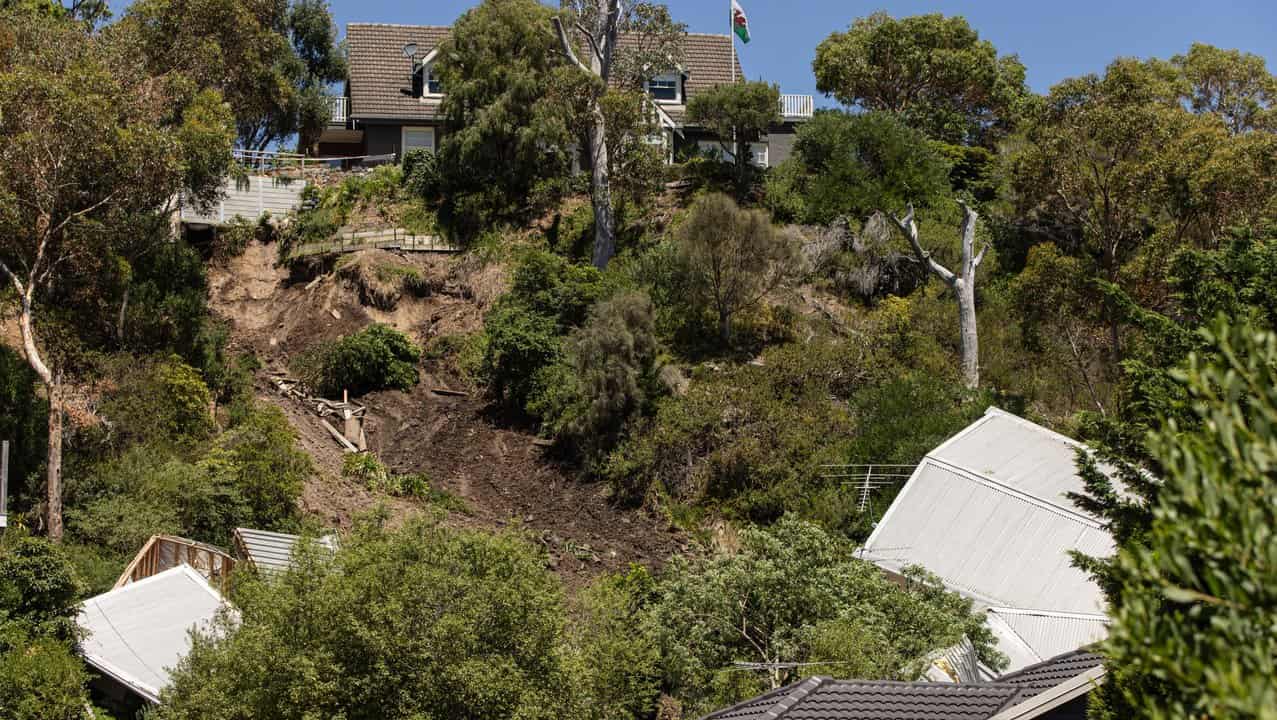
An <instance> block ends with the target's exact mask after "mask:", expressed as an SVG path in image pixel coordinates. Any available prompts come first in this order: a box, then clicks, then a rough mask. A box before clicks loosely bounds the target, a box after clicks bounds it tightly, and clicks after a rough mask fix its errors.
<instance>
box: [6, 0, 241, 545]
mask: <svg viewBox="0 0 1277 720" xmlns="http://www.w3.org/2000/svg"><path fill="white" fill-rule="evenodd" d="M0 19H2V20H3V22H0V135H3V136H4V137H5V142H4V143H3V145H0V279H3V280H4V281H5V285H6V286H8V287H11V288H12V290H13V296H12V297H13V299H14V301H15V304H16V305H17V316H18V327H19V331H20V334H21V338H22V348H23V352H24V355H25V358H26V361H27V363H28V364H29V365H30V366H31V369H32V371H34V373H35V374H36V376H37V377H38V378H39V382H40V383H41V384H42V385H43V386H44V389H45V392H46V395H47V398H48V402H49V416H48V449H47V453H46V480H47V486H46V503H45V521H46V530H47V532H48V534H49V537H51V538H53V539H55V540H57V539H60V538H61V536H62V422H63V410H64V400H65V396H64V391H65V386H64V376H65V374H66V372H67V371H68V370H73V368H68V367H66V365H67V364H68V363H67V362H66V361H65V360H64V358H62V357H61V356H60V355H59V353H58V352H57V347H56V345H55V344H51V342H50V341H51V340H52V338H50V337H46V338H44V341H43V342H42V339H41V328H42V326H41V324H40V321H41V318H42V316H44V314H45V313H46V312H47V313H54V314H57V313H63V314H65V313H66V312H67V311H68V310H69V309H68V308H63V307H58V302H59V300H60V297H65V295H62V296H60V295H58V294H57V293H55V292H54V291H55V290H57V289H65V288H66V287H68V286H76V285H79V284H83V285H86V286H90V287H91V286H92V285H93V283H94V282H96V272H95V267H96V263H98V262H100V261H101V259H103V258H109V257H111V256H113V254H114V253H115V251H116V250H117V247H116V246H117V245H118V244H119V243H120V242H122V239H121V237H120V234H119V233H116V232H114V231H113V228H115V227H117V226H118V225H120V224H121V223H123V224H125V225H128V224H129V223H128V220H129V218H133V217H137V216H145V215H152V214H154V213H156V212H157V211H159V210H160V209H161V208H163V207H165V206H166V205H167V204H168V203H169V202H170V201H171V199H172V198H173V197H174V196H175V195H176V194H177V193H178V192H179V191H180V190H182V189H183V188H185V189H187V190H188V191H190V192H191V193H192V195H193V196H194V197H195V198H197V199H198V198H204V199H207V198H209V197H211V195H212V194H213V193H215V192H216V189H217V188H218V187H220V184H221V179H222V176H223V174H224V173H225V171H226V169H227V167H228V166H229V162H230V147H231V141H232V138H233V131H232V125H231V118H230V115H229V112H228V110H227V108H226V107H225V105H224V103H222V101H221V98H220V96H218V95H217V94H216V93H215V92H212V91H204V92H198V93H197V92H193V91H192V89H191V85H190V84H189V83H188V82H185V81H184V79H182V78H180V77H175V76H168V77H160V78H157V77H153V76H151V75H149V74H148V72H147V71H146V68H145V64H144V63H143V62H142V60H141V58H140V57H138V56H137V54H136V53H134V52H133V48H134V45H133V44H132V43H131V42H130V41H129V38H128V37H127V35H123V34H117V33H103V34H90V33H89V32H87V31H86V30H85V29H84V27H83V26H82V25H80V24H78V23H74V22H71V21H67V20H58V19H54V20H49V19H44V18H40V17H38V16H34V15H30V14H13V13H5V14H0ZM82 320H85V321H88V320H91V318H82Z"/></svg>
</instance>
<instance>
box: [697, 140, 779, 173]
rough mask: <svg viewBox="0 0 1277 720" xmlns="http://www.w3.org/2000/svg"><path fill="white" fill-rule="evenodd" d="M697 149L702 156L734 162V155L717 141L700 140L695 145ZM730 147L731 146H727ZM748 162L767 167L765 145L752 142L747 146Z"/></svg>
mask: <svg viewBox="0 0 1277 720" xmlns="http://www.w3.org/2000/svg"><path fill="white" fill-rule="evenodd" d="M696 145H697V149H698V150H700V153H701V154H702V155H706V156H709V157H713V158H716V159H718V160H720V161H722V162H725V163H732V162H736V153H734V152H732V151H731V150H727V149H724V147H723V146H722V145H721V144H719V142H718V141H717V140H701V141H699V142H697V143H696ZM728 147H731V144H730V143H729V144H728ZM749 161H750V162H751V163H753V164H754V165H757V166H758V167H761V168H765V167H769V164H768V156H767V143H765V142H752V143H750V144H749Z"/></svg>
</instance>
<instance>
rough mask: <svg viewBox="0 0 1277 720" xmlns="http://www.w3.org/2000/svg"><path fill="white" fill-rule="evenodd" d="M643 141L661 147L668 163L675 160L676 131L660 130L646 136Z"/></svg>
mask: <svg viewBox="0 0 1277 720" xmlns="http://www.w3.org/2000/svg"><path fill="white" fill-rule="evenodd" d="M643 142H645V143H647V144H648V145H651V146H653V147H658V148H660V149H661V155H662V156H663V157H664V158H665V163H666V164H667V165H668V164H671V163H673V162H674V133H672V132H670V131H669V130H658V131H656V132H654V133H652V134H651V135H647V136H645V137H644V138H643Z"/></svg>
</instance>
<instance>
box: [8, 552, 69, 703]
mask: <svg viewBox="0 0 1277 720" xmlns="http://www.w3.org/2000/svg"><path fill="white" fill-rule="evenodd" d="M82 590H83V587H82V585H81V583H80V581H79V579H78V578H77V577H76V575H75V571H74V569H73V568H72V565H71V562H70V561H69V560H68V559H67V558H66V556H65V553H63V551H62V549H61V548H60V547H58V546H56V545H53V544H52V543H49V542H48V541H45V540H42V539H36V538H32V537H28V536H27V535H26V534H25V532H24V531H23V530H22V528H20V527H19V528H13V527H11V528H9V529H8V530H7V531H6V534H5V536H4V539H3V543H0V698H3V701H2V702H0V718H3V720H78V718H80V717H82V713H83V711H84V707H85V705H86V703H87V701H88V697H87V693H86V691H85V684H86V683H87V681H88V679H89V678H88V673H87V672H85V669H84V664H83V663H82V662H81V661H80V659H79V658H77V657H76V656H75V654H74V652H73V643H74V642H75V640H76V639H77V636H78V630H77V629H76V626H75V616H76V613H77V612H78V610H79V608H78V602H79V597H80V593H81V592H82Z"/></svg>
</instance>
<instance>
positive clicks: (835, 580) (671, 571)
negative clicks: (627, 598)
mask: <svg viewBox="0 0 1277 720" xmlns="http://www.w3.org/2000/svg"><path fill="white" fill-rule="evenodd" d="M735 540H736V541H737V543H738V545H739V548H738V549H736V550H735V551H734V552H731V553H720V554H716V555H714V556H711V557H705V558H698V559H694V560H688V559H684V558H676V559H675V560H674V562H673V563H672V564H671V566H670V567H669V568H668V569H667V570H666V571H665V573H664V576H663V577H662V579H661V582H660V583H659V585H658V586H657V591H656V597H655V599H654V600H653V601H652V602H651V606H650V608H649V610H648V611H647V623H646V629H647V631H648V632H650V633H651V635H652V636H653V637H655V639H656V642H657V643H658V646H659V647H660V650H661V660H660V664H661V672H662V680H663V684H664V686H665V690H666V692H668V693H670V694H672V695H674V696H675V697H677V698H678V699H679V700H681V701H682V703H683V705H684V707H683V711H684V714H685V716H686V717H693V716H699V715H701V714H703V713H705V712H708V711H710V710H712V709H715V708H719V707H723V706H727V705H731V704H733V703H736V702H740V701H742V700H744V699H746V698H748V697H750V696H751V695H755V694H757V693H761V692H764V691H766V690H767V689H768V687H769V684H770V687H777V686H780V685H783V684H785V683H788V682H793V681H794V680H797V679H798V678H799V677H802V676H807V675H833V674H837V675H838V676H843V677H855V678H864V679H882V680H913V679H915V678H916V677H917V676H918V674H919V673H920V672H921V670H922V669H923V668H924V666H925V664H926V662H927V661H926V657H927V655H928V654H929V653H931V652H932V651H935V650H939V649H943V648H946V647H949V646H951V645H953V644H955V643H957V642H958V641H959V640H961V639H962V637H963V636H964V635H965V636H966V637H968V638H970V639H971V640H972V642H973V643H974V644H975V647H976V649H977V651H978V652H979V654H980V656H981V658H982V660H984V661H985V662H986V663H987V664H989V665H990V666H991V667H995V668H996V667H999V666H1000V665H1003V664H1005V662H1006V658H1005V657H1003V656H1002V655H1001V653H999V652H998V651H997V649H996V643H995V638H994V636H993V633H992V631H990V630H989V629H988V627H986V626H985V623H984V616H983V614H974V613H973V612H972V602H971V601H970V600H968V599H965V598H963V597H961V596H959V595H957V594H956V593H952V592H948V591H946V590H945V589H944V588H943V587H942V586H941V585H940V583H939V581H938V580H937V579H936V578H934V577H929V576H927V575H926V574H925V573H923V572H921V571H907V572H906V578H905V582H904V583H903V585H900V584H896V583H894V582H892V581H891V580H889V579H887V577H886V576H884V575H883V574H882V571H881V570H879V569H878V568H877V567H875V566H874V565H873V564H872V563H869V562H866V561H864V560H860V559H857V558H856V557H855V552H854V551H855V548H854V546H853V545H852V544H851V543H848V542H846V541H844V540H840V539H838V538H837V537H835V536H833V535H828V534H826V533H824V532H823V531H821V530H820V529H819V528H817V527H816V526H814V525H810V524H807V523H803V522H800V521H797V520H795V519H793V518H790V517H786V518H784V519H782V520H781V521H780V522H779V523H777V524H776V525H774V526H773V527H772V528H770V529H760V528H746V529H743V530H741V531H740V533H739V535H738V536H737V537H736V538H735ZM776 658H784V659H785V660H786V661H790V662H800V663H801V662H810V663H812V665H811V666H807V667H802V668H800V669H795V670H783V669H777V670H774V671H772V672H771V673H769V674H767V675H764V674H762V673H742V672H739V671H737V669H736V668H734V667H733V663H735V662H738V661H742V660H747V661H752V662H759V663H772V662H775V661H776ZM822 662H827V663H829V665H827V666H825V665H819V664H818V663H822Z"/></svg>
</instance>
